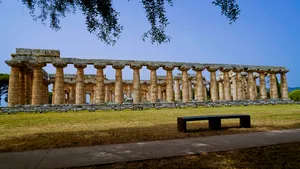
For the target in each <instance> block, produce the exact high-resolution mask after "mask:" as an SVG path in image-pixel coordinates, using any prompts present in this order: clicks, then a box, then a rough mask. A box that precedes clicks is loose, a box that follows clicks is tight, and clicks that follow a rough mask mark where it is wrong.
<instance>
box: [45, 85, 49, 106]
mask: <svg viewBox="0 0 300 169" xmlns="http://www.w3.org/2000/svg"><path fill="white" fill-rule="evenodd" d="M44 89H45V92H44V93H45V101H44V104H49V83H48V81H47V80H44Z"/></svg>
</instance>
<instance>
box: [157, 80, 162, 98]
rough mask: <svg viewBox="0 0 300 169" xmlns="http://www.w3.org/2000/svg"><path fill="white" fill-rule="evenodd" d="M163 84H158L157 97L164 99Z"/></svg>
mask: <svg viewBox="0 0 300 169" xmlns="http://www.w3.org/2000/svg"><path fill="white" fill-rule="evenodd" d="M161 88H162V87H161V84H158V85H157V97H158V99H159V100H160V101H161V100H162V89H161Z"/></svg>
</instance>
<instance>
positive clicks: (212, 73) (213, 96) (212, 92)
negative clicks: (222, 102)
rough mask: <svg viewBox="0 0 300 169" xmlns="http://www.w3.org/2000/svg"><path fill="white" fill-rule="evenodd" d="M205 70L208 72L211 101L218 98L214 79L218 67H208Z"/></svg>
mask: <svg viewBox="0 0 300 169" xmlns="http://www.w3.org/2000/svg"><path fill="white" fill-rule="evenodd" d="M207 70H208V71H209V72H210V85H209V86H210V98H211V101H213V102H215V101H217V100H218V86H217V79H216V71H217V70H218V68H217V67H209V68H208V69H207Z"/></svg>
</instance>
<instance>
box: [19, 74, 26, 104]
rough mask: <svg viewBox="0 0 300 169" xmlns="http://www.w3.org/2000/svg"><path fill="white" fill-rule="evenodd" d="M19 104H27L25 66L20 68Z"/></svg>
mask: <svg viewBox="0 0 300 169" xmlns="http://www.w3.org/2000/svg"><path fill="white" fill-rule="evenodd" d="M19 82H20V83H19V93H20V96H19V104H21V105H24V104H25V70H24V68H21V69H20V74H19Z"/></svg>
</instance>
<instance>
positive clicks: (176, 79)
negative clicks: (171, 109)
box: [175, 77, 181, 101]
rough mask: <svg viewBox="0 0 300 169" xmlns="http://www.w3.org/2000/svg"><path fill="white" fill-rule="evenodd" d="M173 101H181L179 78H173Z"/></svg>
mask: <svg viewBox="0 0 300 169" xmlns="http://www.w3.org/2000/svg"><path fill="white" fill-rule="evenodd" d="M175 100H176V101H180V100H181V95H180V81H179V78H178V77H176V78H175Z"/></svg>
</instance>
